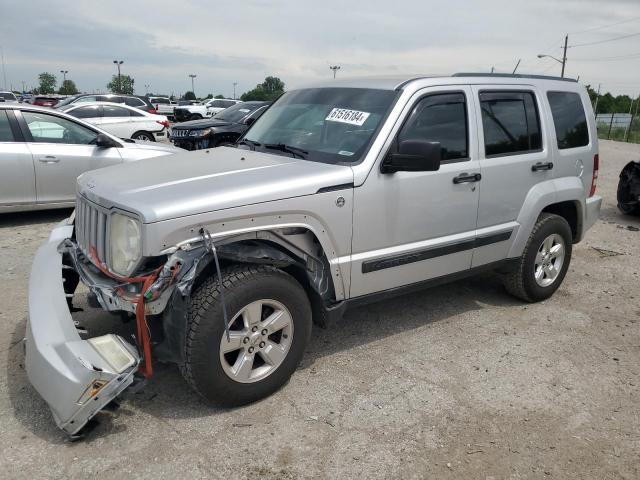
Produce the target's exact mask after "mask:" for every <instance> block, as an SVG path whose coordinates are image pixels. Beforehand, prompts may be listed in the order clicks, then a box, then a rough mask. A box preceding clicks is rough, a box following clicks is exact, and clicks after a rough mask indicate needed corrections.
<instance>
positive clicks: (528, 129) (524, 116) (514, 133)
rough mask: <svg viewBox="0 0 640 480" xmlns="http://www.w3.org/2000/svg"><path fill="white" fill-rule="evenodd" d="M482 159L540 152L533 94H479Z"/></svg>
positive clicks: (538, 126) (540, 145)
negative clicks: (482, 145)
mask: <svg viewBox="0 0 640 480" xmlns="http://www.w3.org/2000/svg"><path fill="white" fill-rule="evenodd" d="M480 107H481V108H482V127H483V131H484V151H485V156H487V157H490V156H493V155H515V154H519V153H526V152H532V151H537V150H540V149H541V148H542V136H541V135H540V117H539V115H538V109H537V108H536V102H535V97H534V95H533V93H532V92H517V91H508V92H480Z"/></svg>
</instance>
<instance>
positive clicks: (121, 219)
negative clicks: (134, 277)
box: [109, 213, 142, 277]
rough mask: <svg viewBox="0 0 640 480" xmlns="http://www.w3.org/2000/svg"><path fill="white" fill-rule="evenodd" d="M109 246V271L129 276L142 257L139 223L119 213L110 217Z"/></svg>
mask: <svg viewBox="0 0 640 480" xmlns="http://www.w3.org/2000/svg"><path fill="white" fill-rule="evenodd" d="M109 246H110V248H111V262H110V267H111V270H112V271H113V272H114V273H117V274H118V275H122V276H123V277H128V276H129V275H131V274H132V273H133V271H134V270H135V268H136V266H137V265H138V262H139V261H140V257H141V255H142V228H141V225H140V222H139V221H138V220H136V219H135V218H131V217H128V216H126V215H122V214H121V213H114V214H113V215H111V228H110V235H109Z"/></svg>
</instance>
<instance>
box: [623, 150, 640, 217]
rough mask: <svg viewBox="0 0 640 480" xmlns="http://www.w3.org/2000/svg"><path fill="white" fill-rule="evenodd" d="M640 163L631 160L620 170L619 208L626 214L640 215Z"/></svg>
mask: <svg viewBox="0 0 640 480" xmlns="http://www.w3.org/2000/svg"><path fill="white" fill-rule="evenodd" d="M639 197H640V163H638V162H629V163H628V164H627V165H625V167H624V168H623V169H622V171H621V172H620V180H619V181H618V191H617V200H618V209H619V210H620V211H621V212H622V213H624V214H625V215H640V201H639V200H638V198H639Z"/></svg>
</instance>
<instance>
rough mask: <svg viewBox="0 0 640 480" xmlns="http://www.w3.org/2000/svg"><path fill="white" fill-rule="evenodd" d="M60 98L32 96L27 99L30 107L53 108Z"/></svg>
mask: <svg viewBox="0 0 640 480" xmlns="http://www.w3.org/2000/svg"><path fill="white" fill-rule="evenodd" d="M60 100H61V99H60V97H47V96H43V95H34V96H32V97H31V98H30V99H29V103H30V104H31V105H36V106H38V107H53V106H54V105H56V104H57V103H58V102H59V101H60Z"/></svg>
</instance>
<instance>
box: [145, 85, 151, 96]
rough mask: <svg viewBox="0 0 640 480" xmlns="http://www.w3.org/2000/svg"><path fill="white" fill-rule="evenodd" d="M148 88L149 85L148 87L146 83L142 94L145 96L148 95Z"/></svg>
mask: <svg viewBox="0 0 640 480" xmlns="http://www.w3.org/2000/svg"><path fill="white" fill-rule="evenodd" d="M149 88H151V85H149V84H148V83H145V84H144V93H145V95H146V96H148V95H149Z"/></svg>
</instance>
